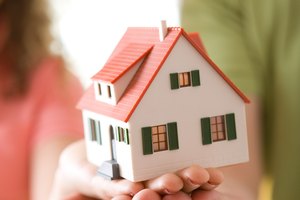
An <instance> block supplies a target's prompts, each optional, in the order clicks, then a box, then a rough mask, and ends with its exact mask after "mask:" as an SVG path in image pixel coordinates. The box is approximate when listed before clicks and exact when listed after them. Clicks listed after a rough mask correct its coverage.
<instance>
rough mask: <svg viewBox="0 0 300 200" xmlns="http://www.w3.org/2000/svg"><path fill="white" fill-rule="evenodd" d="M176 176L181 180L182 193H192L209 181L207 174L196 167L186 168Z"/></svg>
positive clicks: (202, 169) (204, 170)
mask: <svg viewBox="0 0 300 200" xmlns="http://www.w3.org/2000/svg"><path fill="white" fill-rule="evenodd" d="M177 174H178V176H179V177H180V178H181V179H182V180H183V184H184V185H183V189H182V191H184V192H186V193H190V192H192V191H193V190H195V189H197V188H199V187H200V186H201V185H203V184H205V183H206V182H207V181H208V180H209V172H208V171H207V170H206V169H204V168H202V167H200V166H198V165H192V166H191V167H187V168H185V169H183V170H180V171H178V172H177Z"/></svg>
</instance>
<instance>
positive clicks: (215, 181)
mask: <svg viewBox="0 0 300 200" xmlns="http://www.w3.org/2000/svg"><path fill="white" fill-rule="evenodd" d="M207 172H208V173H209V180H208V181H207V183H204V184H202V185H201V187H200V188H201V189H202V190H213V189H215V188H216V187H218V186H219V185H220V184H221V183H222V182H223V181H224V175H223V173H222V172H221V171H220V170H218V169H215V168H208V169H207Z"/></svg>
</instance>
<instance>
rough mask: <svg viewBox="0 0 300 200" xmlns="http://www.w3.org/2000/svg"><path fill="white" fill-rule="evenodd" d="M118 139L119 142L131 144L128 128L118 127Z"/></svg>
mask: <svg viewBox="0 0 300 200" xmlns="http://www.w3.org/2000/svg"><path fill="white" fill-rule="evenodd" d="M116 139H117V141H119V142H124V143H126V144H129V131H128V128H122V127H120V126H117V127H116Z"/></svg>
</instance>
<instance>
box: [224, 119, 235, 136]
mask: <svg viewBox="0 0 300 200" xmlns="http://www.w3.org/2000/svg"><path fill="white" fill-rule="evenodd" d="M225 117H226V131H227V138H228V140H235V139H236V128H235V117H234V113H230V114H227V115H226V116H225Z"/></svg>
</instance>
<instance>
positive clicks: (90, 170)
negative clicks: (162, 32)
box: [50, 140, 144, 200]
mask: <svg viewBox="0 0 300 200" xmlns="http://www.w3.org/2000/svg"><path fill="white" fill-rule="evenodd" d="M96 172H97V167H96V166H94V165H93V164H90V163H89V162H88V161H87V159H86V151H85V143H84V140H80V141H78V142H75V143H73V144H71V145H69V146H68V147H67V148H66V149H65V150H64V151H63V153H62V154H61V157H60V161H59V167H58V169H57V171H56V175H55V180H54V184H53V190H52V193H51V197H50V200H62V199H63V200H88V199H105V200H106V199H112V198H113V197H115V196H120V195H127V196H131V197H132V196H133V195H134V194H136V193H138V192H139V191H141V190H142V189H143V188H144V186H143V184H142V183H133V182H131V181H128V180H126V179H121V180H113V181H108V180H105V179H103V178H102V177H100V176H97V175H96Z"/></svg>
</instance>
